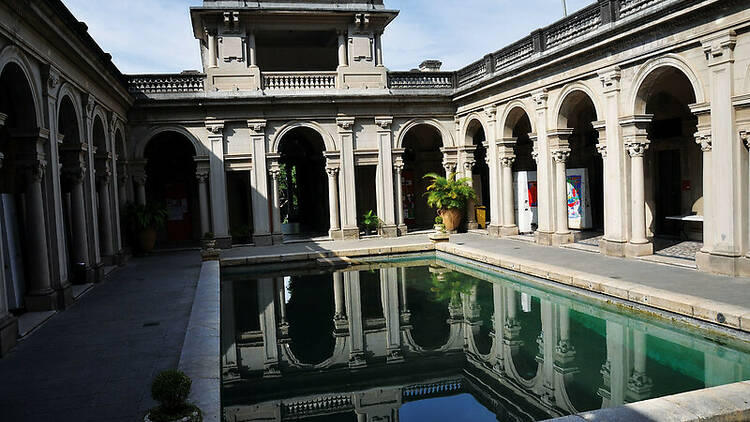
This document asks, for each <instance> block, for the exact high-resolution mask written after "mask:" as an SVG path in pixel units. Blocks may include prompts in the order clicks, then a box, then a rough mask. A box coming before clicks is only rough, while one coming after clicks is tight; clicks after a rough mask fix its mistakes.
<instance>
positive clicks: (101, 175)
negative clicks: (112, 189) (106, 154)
mask: <svg viewBox="0 0 750 422" xmlns="http://www.w3.org/2000/svg"><path fill="white" fill-rule="evenodd" d="M110 180H112V172H111V171H110V170H109V168H104V169H98V170H96V181H97V183H99V184H100V185H108V184H109V181H110Z"/></svg>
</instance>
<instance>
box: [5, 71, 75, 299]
mask: <svg viewBox="0 0 750 422" xmlns="http://www.w3.org/2000/svg"><path fill="white" fill-rule="evenodd" d="M35 104H36V102H35V101H34V94H33V89H32V86H31V83H30V81H29V79H28V78H27V77H26V73H25V72H24V70H23V69H22V68H21V66H20V65H18V64H16V63H14V62H11V63H8V64H6V65H5V66H4V67H3V68H2V72H0V114H2V115H0V153H1V154H2V155H3V159H2V168H1V169H0V199H1V200H0V218H2V224H0V226H2V230H1V231H0V232H1V234H2V235H1V236H0V241H2V243H3V245H2V246H3V248H2V249H3V255H4V256H3V261H4V263H5V268H0V271H3V272H4V274H3V275H4V279H5V283H6V285H5V288H6V296H7V308H8V309H9V310H11V311H17V312H18V311H24V310H28V311H34V310H49V309H56V308H58V307H60V306H64V303H61V302H64V300H58V296H57V294H56V292H55V290H53V289H52V286H51V275H50V266H49V249H48V243H47V242H48V239H47V217H46V211H45V208H46V207H45V204H44V195H43V193H44V192H45V191H47V189H46V187H45V186H46V184H47V183H48V178H47V175H46V173H45V170H46V150H47V145H46V142H48V139H46V137H45V136H43V134H42V133H41V132H40V130H39V122H38V121H37V111H36V105H35ZM61 299H62V298H61ZM4 305H5V304H4Z"/></svg>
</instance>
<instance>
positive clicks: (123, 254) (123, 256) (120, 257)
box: [115, 249, 130, 266]
mask: <svg viewBox="0 0 750 422" xmlns="http://www.w3.org/2000/svg"><path fill="white" fill-rule="evenodd" d="M115 257H116V258H117V265H118V266H123V265H125V264H127V262H128V261H129V260H130V253H128V251H126V250H125V249H122V250H120V251H119V252H117V253H116V254H115Z"/></svg>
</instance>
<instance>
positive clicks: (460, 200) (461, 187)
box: [424, 173, 477, 232]
mask: <svg viewBox="0 0 750 422" xmlns="http://www.w3.org/2000/svg"><path fill="white" fill-rule="evenodd" d="M424 178H425V179H430V180H431V181H432V183H431V184H430V185H429V186H427V192H425V195H427V205H429V206H430V207H431V208H434V209H436V210H437V211H438V214H439V215H440V217H442V219H443V225H445V230H447V231H448V232H455V231H456V228H457V227H458V225H459V223H461V211H462V210H463V208H464V207H465V206H466V203H467V202H468V201H469V200H470V199H476V197H477V194H476V192H474V188H472V187H471V185H470V184H469V179H468V178H461V179H456V173H451V175H450V176H449V177H443V176H440V175H438V174H437V173H429V174H426V175H425V176H424Z"/></svg>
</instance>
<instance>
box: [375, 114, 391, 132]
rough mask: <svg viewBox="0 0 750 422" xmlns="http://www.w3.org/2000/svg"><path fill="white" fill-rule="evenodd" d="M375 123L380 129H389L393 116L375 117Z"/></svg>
mask: <svg viewBox="0 0 750 422" xmlns="http://www.w3.org/2000/svg"><path fill="white" fill-rule="evenodd" d="M375 124H376V125H378V127H379V128H380V129H382V130H390V128H391V125H392V124H393V117H390V116H388V117H376V118H375Z"/></svg>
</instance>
